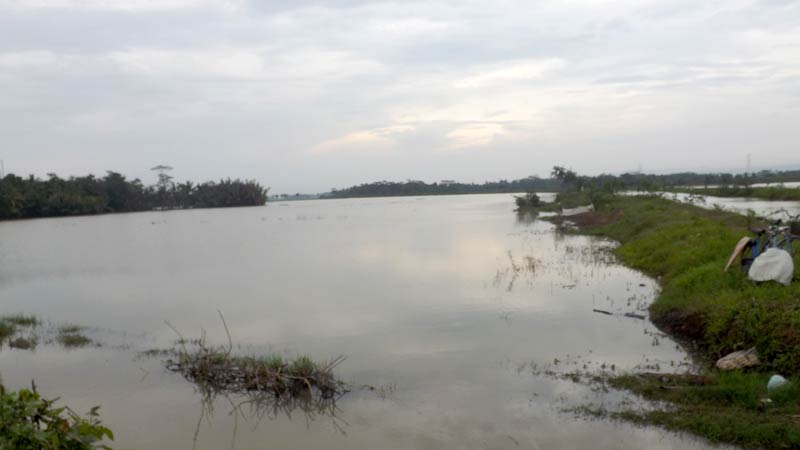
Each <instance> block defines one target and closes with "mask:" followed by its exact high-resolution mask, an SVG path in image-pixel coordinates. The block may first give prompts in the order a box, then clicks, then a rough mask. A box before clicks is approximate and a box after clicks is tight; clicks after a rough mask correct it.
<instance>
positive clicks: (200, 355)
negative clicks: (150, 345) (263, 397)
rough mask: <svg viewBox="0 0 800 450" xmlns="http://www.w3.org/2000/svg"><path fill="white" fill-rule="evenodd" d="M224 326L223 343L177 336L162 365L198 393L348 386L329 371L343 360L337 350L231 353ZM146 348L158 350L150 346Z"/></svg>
mask: <svg viewBox="0 0 800 450" xmlns="http://www.w3.org/2000/svg"><path fill="white" fill-rule="evenodd" d="M220 317H222V315H221V314H220ZM223 324H225V321H224V318H223ZM173 330H174V328H173ZM225 331H226V333H227V334H228V346H226V347H223V346H220V347H213V346H208V345H207V344H206V342H205V338H201V339H198V340H193V341H187V340H186V339H184V338H183V337H182V336H181V339H180V340H179V343H180V344H179V345H180V347H178V348H176V349H173V350H172V351H171V353H172V354H173V355H174V358H170V359H168V360H167V361H166V362H165V364H166V367H167V369H168V370H170V371H172V372H176V373H180V374H181V375H183V377H184V378H186V379H187V380H189V381H191V382H192V383H194V384H195V385H197V386H198V387H199V388H200V390H201V391H202V392H204V393H214V394H226V395H227V394H246V395H247V394H256V395H257V394H259V393H261V394H270V395H272V396H273V397H274V398H275V399H293V398H298V397H305V398H314V397H316V398H319V399H323V400H325V399H335V398H338V397H340V396H341V395H343V394H345V393H346V392H348V388H347V385H346V384H345V383H344V382H342V381H340V380H338V379H337V378H336V377H335V376H334V373H333V369H334V368H335V367H336V366H337V365H339V364H340V363H341V362H342V361H344V357H343V356H339V357H337V358H335V359H333V360H331V361H330V362H325V363H319V362H316V361H314V360H312V359H311V358H310V357H308V356H299V357H297V358H294V359H289V358H284V357H283V356H280V355H266V356H254V355H253V356H245V355H235V354H232V353H231V351H232V349H233V343H232V341H231V340H230V333H229V332H228V328H227V325H225ZM176 332H177V330H176ZM178 334H179V335H180V333H178ZM187 344H188V345H187ZM150 353H151V354H153V355H157V354H158V353H157V352H155V351H150Z"/></svg>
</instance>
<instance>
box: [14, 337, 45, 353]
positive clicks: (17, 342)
mask: <svg viewBox="0 0 800 450" xmlns="http://www.w3.org/2000/svg"><path fill="white" fill-rule="evenodd" d="M37 343H38V342H37V340H36V337H33V336H31V337H28V338H24V337H21V336H20V337H18V338H16V339H12V340H10V341H8V346H9V347H11V348H16V349H19V350H33V349H35V348H36V344H37Z"/></svg>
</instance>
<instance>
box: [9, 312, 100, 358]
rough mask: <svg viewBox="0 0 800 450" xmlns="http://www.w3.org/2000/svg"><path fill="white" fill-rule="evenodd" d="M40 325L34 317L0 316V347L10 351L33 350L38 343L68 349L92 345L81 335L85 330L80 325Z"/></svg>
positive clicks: (21, 315)
mask: <svg viewBox="0 0 800 450" xmlns="http://www.w3.org/2000/svg"><path fill="white" fill-rule="evenodd" d="M42 324H43V322H42V320H41V319H39V318H38V317H36V316H34V315H26V314H11V315H5V316H0V346H2V344H8V347H9V348H12V349H17V350H33V349H35V348H36V346H37V344H39V342H44V343H53V342H57V343H59V344H61V345H63V346H64V347H68V348H73V347H83V346H86V345H89V344H91V343H93V341H92V340H91V339H89V338H88V337H86V336H85V335H84V334H82V333H81V331H83V330H85V327H83V326H81V325H74V324H66V325H62V326H59V327H57V328H55V327H54V326H53V325H48V326H46V327H43V326H42ZM23 334H25V335H23ZM53 336H55V337H53Z"/></svg>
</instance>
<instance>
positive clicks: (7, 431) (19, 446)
mask: <svg viewBox="0 0 800 450" xmlns="http://www.w3.org/2000/svg"><path fill="white" fill-rule="evenodd" d="M54 402H55V400H45V399H43V398H42V397H41V396H40V395H39V393H38V392H36V386H34V387H33V388H32V389H30V390H28V389H22V390H20V391H19V392H7V391H6V390H5V388H4V387H3V386H2V385H0V448H2V449H16V450H92V449H106V450H110V448H109V447H108V446H106V445H102V444H101V443H100V441H102V440H103V438H108V439H111V440H113V439H114V434H113V433H112V432H111V430H109V429H108V428H106V427H104V426H103V425H102V424H101V423H100V419H99V418H98V414H97V410H98V407H97V406H95V407H94V408H92V410H91V411H89V413H88V418H82V417H80V416H79V415H77V414H76V413H75V412H73V411H72V410H71V409H69V408H66V407H62V408H54V407H53V403H54Z"/></svg>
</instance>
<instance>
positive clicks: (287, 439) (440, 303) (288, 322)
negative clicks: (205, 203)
mask: <svg viewBox="0 0 800 450" xmlns="http://www.w3.org/2000/svg"><path fill="white" fill-rule="evenodd" d="M512 209H513V198H512V196H510V195H470V196H451V197H425V198H383V199H350V200H327V201H298V202H290V203H277V202H275V203H271V204H269V205H268V206H266V207H260V208H241V209H217V210H191V211H169V212H152V213H138V214H118V215H107V216H98V217H80V218H62V219H40V220H32V221H17V222H6V223H0V313H2V314H13V313H26V314H34V315H36V316H38V317H39V318H40V319H41V320H43V321H44V324H42V325H40V329H41V330H42V331H41V332H42V333H43V334H44V335H45V336H44V337H43V338H41V339H39V341H38V344H37V345H36V346H35V348H34V349H28V350H23V349H15V348H9V347H8V346H4V347H2V349H0V376H2V380H3V382H4V383H5V384H6V385H7V386H8V387H10V388H21V387H25V386H29V385H30V382H31V380H32V379H35V381H36V384H37V386H38V387H39V389H40V391H41V392H43V393H44V394H45V395H47V396H59V397H61V399H62V401H63V402H64V403H67V404H69V405H70V406H71V407H73V408H74V409H76V410H78V411H86V410H88V409H89V408H90V407H92V406H94V405H101V410H100V411H101V414H102V417H103V420H104V422H105V423H106V424H107V425H108V426H109V427H110V428H111V429H113V430H114V432H115V435H116V442H115V444H114V446H115V447H116V448H131V449H140V450H145V449H163V448H171V449H180V448H185V449H190V448H198V449H220V448H236V449H308V448H327V449H375V448H382V449H465V448H469V449H487V448H491V449H515V448H531V449H575V448H593V449H642V448H648V449H700V448H706V446H705V445H704V444H703V442H702V441H700V440H696V439H693V438H690V437H686V436H680V435H676V434H672V433H668V432H665V431H662V430H659V429H655V428H642V427H635V426H631V425H627V424H623V423H617V422H612V421H607V420H603V419H590V418H585V417H582V416H581V415H579V414H575V413H573V412H571V410H572V409H573V408H575V407H578V406H581V405H584V404H587V403H591V404H593V405H600V406H604V407H609V408H613V405H615V404H618V403H620V402H631V401H635V400H634V399H631V398H627V397H625V396H623V395H622V394H620V393H615V392H604V391H603V390H598V389H593V388H592V386H591V385H585V384H583V383H576V382H575V381H574V378H575V377H574V376H573V375H571V374H573V373H576V372H581V373H601V372H609V373H610V372H622V371H630V370H651V371H658V370H663V371H681V370H685V369H686V368H687V365H688V360H687V358H686V355H685V353H684V352H683V351H682V350H681V349H680V347H679V346H677V345H676V343H675V342H673V341H671V340H670V339H669V338H667V337H665V336H663V335H662V334H661V333H659V332H658V330H657V329H655V328H654V326H653V325H652V324H650V322H649V321H648V320H646V316H647V306H648V304H649V303H650V302H651V301H652V300H653V298H654V296H655V295H656V293H657V284H656V282H655V281H654V280H652V279H649V278H647V277H645V276H643V275H641V274H639V273H637V272H635V271H632V270H629V269H627V268H624V267H622V266H620V265H619V264H617V263H616V262H615V260H614V258H613V255H612V253H611V250H612V249H613V243H611V242H607V241H603V240H600V239H595V238H589V237H580V236H564V235H561V234H559V233H557V232H556V230H555V229H554V227H553V226H552V225H550V224H549V223H546V222H540V221H536V220H532V218H530V217H518V216H517V215H516V214H514V212H513V211H512ZM218 311H219V312H221V313H222V314H224V318H225V323H226V324H227V326H228V328H229V331H230V334H231V341H232V342H233V350H232V351H233V352H234V353H237V354H243V355H260V354H267V353H279V354H282V355H285V356H287V357H294V356H298V355H309V356H310V357H312V358H313V359H315V360H318V361H330V360H333V359H334V358H337V357H339V356H340V355H341V356H344V357H345V358H346V359H345V360H344V361H343V362H342V363H340V364H339V365H338V366H337V367H336V375H337V376H338V377H339V378H340V379H341V380H342V381H344V382H346V383H347V385H348V387H349V392H348V393H346V394H344V395H343V396H341V397H339V398H338V399H336V401H335V402H322V403H320V402H314V401H298V402H288V403H285V402H284V403H280V404H276V403H275V402H270V401H269V399H264V401H263V402H256V403H252V402H251V403H243V402H242V399H240V398H237V397H235V396H233V397H224V396H218V397H216V398H213V397H208V396H204V395H202V393H201V392H200V391H199V390H198V389H197V388H196V387H195V386H194V385H193V384H191V383H190V382H188V381H187V380H186V379H184V378H183V377H182V376H180V375H179V374H176V373H172V372H170V371H168V370H166V368H165V364H164V359H165V358H166V356H165V355H163V354H162V353H160V352H158V351H156V350H157V349H164V348H171V347H173V346H174V345H175V341H176V339H177V337H178V336H177V335H176V331H174V330H173V328H174V329H175V330H177V332H179V333H181V334H182V335H184V336H185V337H187V338H194V337H198V336H200V335H201V333H204V334H205V338H206V340H207V342H209V343H213V344H214V345H226V344H227V342H228V337H227V333H226V330H225V327H224V326H223V324H222V323H221V320H220V316H219V312H218ZM597 311H600V312H597ZM626 314H627V315H626ZM165 321H167V322H169V325H168V324H167V323H165ZM62 324H80V325H83V326H85V327H86V328H85V329H84V333H85V334H86V336H87V337H89V338H90V339H91V340H92V344H90V345H86V346H75V347H65V346H64V345H60V344H59V340H58V339H53V338H51V339H48V338H47V335H48V333H49V335H53V334H54V333H57V332H56V331H53V330H57V329H58V328H59V327H62V328H63V325H62ZM148 351H149V352H148ZM717 448H718V447H717Z"/></svg>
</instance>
